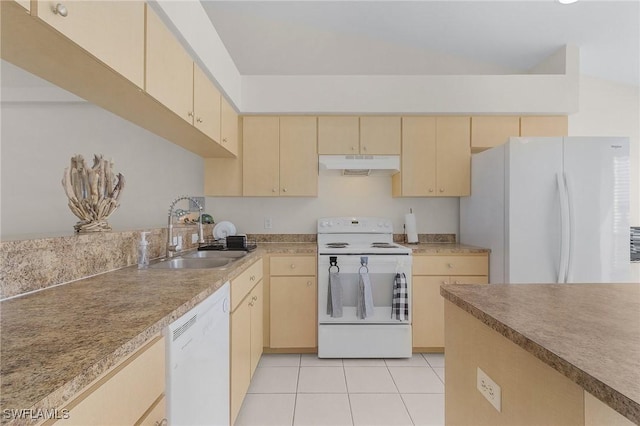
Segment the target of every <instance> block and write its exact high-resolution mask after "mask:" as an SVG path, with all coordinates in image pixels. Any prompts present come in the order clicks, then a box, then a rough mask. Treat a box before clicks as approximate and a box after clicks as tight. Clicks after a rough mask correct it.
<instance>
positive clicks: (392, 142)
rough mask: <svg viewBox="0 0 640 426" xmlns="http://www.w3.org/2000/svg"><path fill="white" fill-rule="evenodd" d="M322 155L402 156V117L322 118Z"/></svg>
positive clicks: (319, 120) (320, 135)
mask: <svg viewBox="0 0 640 426" xmlns="http://www.w3.org/2000/svg"><path fill="white" fill-rule="evenodd" d="M318 154H321V155H322V154H328V155H349V154H363V155H364V154H369V155H392V154H394V155H399V154H400V117H369V116H365V117H353V116H344V117H342V116H335V117H331V116H329V117H318Z"/></svg>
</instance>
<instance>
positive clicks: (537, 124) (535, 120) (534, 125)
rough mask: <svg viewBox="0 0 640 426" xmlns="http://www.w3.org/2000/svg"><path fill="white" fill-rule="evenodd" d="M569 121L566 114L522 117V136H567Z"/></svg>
mask: <svg viewBox="0 0 640 426" xmlns="http://www.w3.org/2000/svg"><path fill="white" fill-rule="evenodd" d="M568 134H569V121H568V118H567V117H566V116H564V115H558V116H549V117H529V116H527V117H520V136H542V137H544V136H567V135H568Z"/></svg>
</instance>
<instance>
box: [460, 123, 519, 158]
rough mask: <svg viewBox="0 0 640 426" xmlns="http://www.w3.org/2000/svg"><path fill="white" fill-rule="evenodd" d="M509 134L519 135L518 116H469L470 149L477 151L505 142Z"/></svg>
mask: <svg viewBox="0 0 640 426" xmlns="http://www.w3.org/2000/svg"><path fill="white" fill-rule="evenodd" d="M511 136H520V117H518V116H481V117H471V151H472V152H478V151H483V150H485V149H489V148H493V147H494V146H498V145H501V144H503V143H505V142H506V141H507V140H508V139H509V138H510V137H511Z"/></svg>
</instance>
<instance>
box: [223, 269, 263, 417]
mask: <svg viewBox="0 0 640 426" xmlns="http://www.w3.org/2000/svg"><path fill="white" fill-rule="evenodd" d="M262 265H263V263H262V260H258V261H257V262H256V263H254V264H253V265H251V266H250V267H249V268H247V270H246V271H244V272H243V273H242V274H240V275H239V276H238V277H237V278H235V279H233V280H232V281H231V309H232V311H231V318H230V355H231V357H230V358H231V359H230V363H231V366H230V370H231V373H230V376H231V377H230V382H231V392H230V396H231V404H230V405H231V406H230V410H231V412H230V418H231V424H233V423H235V421H236V418H237V417H238V413H239V412H240V407H242V401H243V400H244V397H245V395H246V393H247V390H248V389H249V384H250V382H251V377H252V376H253V373H254V371H255V369H256V367H257V365H258V362H259V361H260V356H261V355H262V348H263V345H262V335H263V333H262V315H263V313H262V310H263V284H262Z"/></svg>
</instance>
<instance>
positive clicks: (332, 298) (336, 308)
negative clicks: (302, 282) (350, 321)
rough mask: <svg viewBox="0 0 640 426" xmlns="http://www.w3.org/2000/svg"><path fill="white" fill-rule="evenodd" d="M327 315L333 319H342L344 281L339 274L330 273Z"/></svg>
mask: <svg viewBox="0 0 640 426" xmlns="http://www.w3.org/2000/svg"><path fill="white" fill-rule="evenodd" d="M327 315H330V316H331V318H341V317H342V281H341V280H340V274H339V273H338V272H330V273H329V285H328V287H327Z"/></svg>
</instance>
